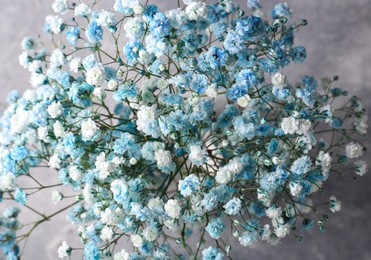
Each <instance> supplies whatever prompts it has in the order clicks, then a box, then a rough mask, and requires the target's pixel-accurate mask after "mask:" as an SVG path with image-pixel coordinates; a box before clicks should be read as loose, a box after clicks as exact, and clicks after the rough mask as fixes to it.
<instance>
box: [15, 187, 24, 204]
mask: <svg viewBox="0 0 371 260" xmlns="http://www.w3.org/2000/svg"><path fill="white" fill-rule="evenodd" d="M14 199H15V201H16V202H18V203H19V204H22V205H24V204H26V201H27V194H26V192H25V191H24V190H23V189H21V188H16V190H15V192H14Z"/></svg>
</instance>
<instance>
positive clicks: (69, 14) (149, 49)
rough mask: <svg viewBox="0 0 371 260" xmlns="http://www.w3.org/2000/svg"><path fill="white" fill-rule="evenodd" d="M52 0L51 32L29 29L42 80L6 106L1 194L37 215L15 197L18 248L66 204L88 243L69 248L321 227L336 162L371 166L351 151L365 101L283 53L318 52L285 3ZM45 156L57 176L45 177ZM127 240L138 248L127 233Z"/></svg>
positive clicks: (248, 236)
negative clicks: (41, 204) (299, 37)
mask: <svg viewBox="0 0 371 260" xmlns="http://www.w3.org/2000/svg"><path fill="white" fill-rule="evenodd" d="M51 5H52V8H53V10H54V12H55V13H57V15H55V16H53V15H50V16H47V17H46V19H45V24H44V28H43V29H44V33H45V36H41V35H40V37H37V38H34V39H32V38H29V37H27V38H25V39H23V41H22V45H21V47H22V53H21V55H20V56H19V63H20V65H21V66H22V67H24V68H25V69H26V70H27V71H28V72H29V73H30V78H29V82H30V87H29V88H28V89H26V90H25V91H24V93H23V94H21V93H19V92H17V91H11V92H10V93H9V94H8V96H7V98H6V102H7V104H8V107H6V108H4V111H3V113H2V116H1V118H0V202H1V201H2V200H3V199H4V200H6V201H8V200H9V199H10V200H13V201H16V202H17V205H18V206H19V207H27V208H28V209H30V210H31V211H29V212H33V213H35V214H36V215H38V217H40V216H41V218H37V219H35V221H36V222H32V221H31V223H29V224H28V225H24V224H23V223H21V220H22V218H20V219H18V215H19V213H20V210H19V209H17V208H10V209H6V210H4V212H3V214H2V215H1V216H0V224H1V226H2V227H1V229H0V240H1V242H0V247H1V248H2V249H3V251H4V253H5V255H6V257H7V258H8V259H18V258H19V257H20V252H22V250H23V248H20V247H21V246H22V244H19V243H18V242H19V238H22V237H25V236H26V237H28V236H29V235H30V234H31V233H32V232H33V230H34V228H32V227H35V226H39V225H41V224H42V223H43V222H45V221H47V220H48V221H49V220H52V219H53V217H54V216H55V215H58V214H63V213H64V212H66V211H67V213H66V215H67V219H68V221H70V222H71V223H73V224H74V225H77V235H78V236H79V238H80V241H81V244H82V245H80V246H79V245H77V247H76V249H75V248H72V247H70V246H68V244H67V242H63V243H62V245H61V246H60V247H59V249H58V256H59V257H61V258H64V259H66V258H70V257H71V258H74V257H75V256H74V255H73V254H74V251H75V250H79V251H80V253H79V254H82V255H81V257H82V258H84V259H87V260H98V259H106V258H107V259H108V258H109V259H114V260H128V259H165V260H167V259H175V258H182V259H188V258H190V257H192V258H194V259H200V258H202V259H206V260H211V259H223V258H224V255H228V256H231V255H232V254H231V250H234V249H235V247H233V248H232V246H231V245H233V243H234V242H236V241H238V242H239V243H240V244H241V245H242V246H250V245H253V244H254V243H257V242H259V241H266V242H268V243H270V244H272V245H274V244H278V243H279V242H280V241H281V240H282V239H283V238H284V237H286V236H287V235H289V234H290V233H291V231H295V236H296V237H297V238H298V239H299V238H300V237H299V235H298V234H297V233H298V232H300V231H305V230H310V229H311V228H313V227H314V225H315V223H318V226H319V229H320V230H321V231H323V230H324V225H323V223H324V221H325V220H326V219H327V217H326V216H327V211H332V212H337V211H339V210H340V209H341V203H340V202H339V201H338V200H337V199H336V198H335V197H334V196H331V198H330V201H329V202H328V204H327V203H323V201H321V198H322V197H321V196H318V195H322V196H323V195H324V194H325V192H323V191H325V190H324V189H323V187H324V185H325V182H326V180H327V179H328V178H329V176H330V174H332V173H333V172H339V173H342V174H343V173H344V174H345V173H347V172H348V171H353V173H355V174H356V177H354V178H355V179H356V178H358V177H360V176H362V175H364V174H365V173H366V171H367V164H366V162H364V161H362V160H355V161H352V160H351V159H355V158H358V157H360V156H362V155H363V152H364V151H366V147H364V146H363V144H362V143H361V141H360V139H359V136H361V137H367V128H368V125H367V118H368V117H367V113H366V110H365V108H364V107H363V105H362V103H361V101H360V100H359V99H358V98H357V97H355V96H351V97H350V98H348V100H344V99H345V98H346V96H347V95H348V91H346V90H343V89H341V88H340V87H339V85H340V84H339V83H338V82H336V81H337V77H334V78H325V79H322V80H317V79H315V78H314V77H313V76H310V75H303V76H302V77H301V78H300V80H299V82H296V83H295V82H294V83H293V82H291V81H290V75H289V73H287V72H290V71H291V69H286V67H287V66H288V65H289V64H293V63H294V64H295V63H299V62H303V61H304V60H305V59H306V56H307V51H306V49H305V47H304V46H301V45H296V42H297V41H296V39H295V36H296V33H297V32H298V31H299V28H301V27H303V26H305V25H306V20H301V21H297V22H291V20H290V19H291V17H292V10H291V8H290V6H289V5H288V4H279V3H278V4H276V5H275V6H274V8H273V10H272V11H271V17H269V15H268V16H267V15H266V14H265V13H264V12H263V11H264V10H263V9H262V5H261V3H260V1H259V0H249V1H247V5H246V3H245V6H238V5H237V3H236V2H235V1H233V0H223V1H219V2H218V1H215V2H214V3H209V1H197V0H183V1H179V3H178V5H179V6H177V7H176V8H174V9H171V8H170V9H168V10H161V8H159V7H158V6H157V5H155V4H153V3H149V2H148V1H142V0H115V1H112V3H111V6H105V9H101V8H100V6H101V5H100V4H98V3H97V2H96V1H95V2H94V1H87V0H86V1H78V3H72V2H70V1H67V0H53V3H52V4H51ZM245 7H247V8H249V10H245V9H246V8H245ZM295 19H296V18H295ZM44 37H47V38H50V39H51V41H52V44H48V42H47V41H45V40H44ZM49 46H52V47H51V48H49ZM283 71H285V74H283ZM343 100H344V102H343ZM344 140H346V143H344ZM356 140H357V141H356ZM339 148H340V149H339ZM341 149H343V150H341ZM339 151H340V152H339ZM341 151H343V153H341ZM45 167H47V168H50V169H52V170H53V171H54V172H56V174H57V175H58V177H57V179H58V181H57V183H55V184H54V183H53V184H51V185H48V184H46V183H45V181H44V180H43V179H42V176H41V175H42V174H43V172H44V171H39V168H43V169H44V168H45ZM20 178H22V179H21V180H19V179H20ZM28 180H29V181H31V183H32V184H30V185H25V183H27V181H28ZM60 185H63V194H62V193H61V192H59V191H57V190H54V191H53V192H52V193H51V195H52V201H53V202H54V203H56V205H55V207H57V208H58V209H57V210H55V211H54V210H53V212H55V213H51V214H50V215H47V214H45V215H44V214H41V213H38V212H39V209H33V205H32V204H33V203H34V201H35V200H34V199H32V198H31V197H32V196H33V194H35V193H37V194H38V193H39V192H40V193H41V191H43V190H45V189H46V188H52V187H53V188H56V187H59V186H60ZM69 191H70V192H69ZM64 194H66V195H64ZM67 194H68V195H67ZM49 195H50V194H49ZM61 200H63V203H58V202H59V201H61ZM326 200H327V198H326ZM25 204H26V205H25ZM326 205H328V206H329V208H326V207H324V206H326ZM45 212H48V211H47V210H45ZM313 212H315V213H316V214H313ZM30 219H31V218H30ZM26 226H27V227H30V229H26V228H25V227H26ZM227 227H230V228H227ZM196 229H199V230H196ZM195 231H197V232H195ZM206 233H207V234H206ZM199 234H204V235H200V236H199V237H197V236H198V235H199ZM208 236H210V238H211V240H215V242H216V245H217V247H212V246H210V241H209V240H210V238H208V239H207V238H206V237H208ZM222 236H226V237H231V241H228V242H229V243H230V244H225V243H224V242H223V240H221V237H222ZM124 239H129V241H131V243H132V247H130V246H129V247H126V248H127V249H125V250H124V249H122V248H117V246H119V245H122V242H123V241H124ZM195 239H196V240H195ZM189 241H195V243H188V242H189ZM221 245H222V246H223V247H221ZM80 249H82V250H80ZM76 257H77V256H76Z"/></svg>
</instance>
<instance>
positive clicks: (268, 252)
mask: <svg viewBox="0 0 371 260" xmlns="http://www.w3.org/2000/svg"><path fill="white" fill-rule="evenodd" d="M103 2H104V4H111V3H113V1H112V0H103ZM170 2H171V3H172V4H173V3H174V2H175V0H158V1H157V3H160V5H161V6H163V10H164V8H165V7H166V6H167V8H168V4H169V3H170ZM237 2H240V4H241V5H242V6H245V5H246V1H245V0H242V1H237ZM277 2H278V1H274V0H262V3H263V5H264V7H265V8H266V9H270V8H272V7H273V6H274V3H277ZM287 2H288V3H289V4H290V6H291V7H292V9H293V10H294V12H295V15H294V20H296V21H299V20H300V19H301V18H306V19H307V20H308V22H309V24H308V26H307V27H306V28H304V29H303V30H302V31H301V32H300V33H299V34H298V35H297V43H300V44H303V45H305V46H306V47H307V52H308V59H307V61H306V62H305V63H303V64H300V65H297V66H295V67H294V68H293V67H291V68H290V69H289V70H288V71H289V78H290V79H297V78H298V77H299V76H300V75H302V74H309V75H315V76H316V77H318V78H320V77H323V76H333V75H340V82H339V85H340V86H343V87H346V88H347V89H348V90H349V91H350V93H351V94H354V95H358V96H361V97H362V99H363V101H364V105H365V107H366V108H367V109H368V111H370V110H371V68H370V67H371V0H352V1H347V0H310V1H308V0H290V1H287ZM0 3H1V9H0V25H1V26H0V87H1V90H0V102H1V103H4V100H5V97H6V93H7V92H8V91H10V90H12V89H18V90H20V91H23V90H25V89H26V88H29V87H30V84H29V83H28V77H29V74H28V72H27V71H25V70H24V69H23V68H21V67H20V66H19V65H18V55H19V53H20V52H21V48H20V41H21V40H22V38H23V37H25V36H36V35H37V34H38V33H41V32H42V25H43V22H44V17H45V16H46V15H48V14H51V13H52V9H51V3H52V1H51V0H11V1H9V0H0ZM1 111H3V108H1ZM369 121H371V120H370V119H369ZM368 137H370V134H369V136H368ZM367 144H368V147H371V146H370V138H368V141H367ZM369 158H370V153H367V154H366V156H365V160H366V161H368V162H369V161H370V160H369ZM370 166H371V165H370V164H369V167H370ZM44 176H45V177H44V178H45V182H50V183H54V179H55V176H56V175H55V173H50V174H49V175H44ZM325 188H326V194H325V195H328V196H329V195H331V194H336V195H337V197H338V198H339V199H340V200H341V201H342V202H343V210H342V211H341V212H340V213H338V214H331V215H330V217H331V221H330V222H329V223H328V224H327V231H326V232H325V233H323V234H320V233H319V232H318V231H317V230H315V231H312V232H309V233H304V234H303V237H304V240H303V242H301V243H299V242H296V241H295V240H294V239H292V238H288V239H285V240H284V242H283V243H282V244H280V245H278V246H275V247H271V246H267V245H265V244H258V245H256V246H254V247H252V248H241V247H238V250H236V251H235V253H234V259H251V260H254V259H260V260H265V259H269V260H271V259H277V260H281V259H286V260H290V259H292V260H294V259H302V260H307V259H308V260H311V259H338V260H346V259H359V260H362V259H364V260H368V259H371V221H370V214H371V203H370V198H371V173H369V174H367V175H366V176H364V177H363V178H360V179H359V180H357V181H355V182H353V181H351V178H347V177H340V176H332V177H331V178H330V181H329V182H328V183H327V184H326V185H325ZM36 203H38V208H39V209H42V208H43V207H48V208H50V207H52V210H51V211H53V210H54V209H57V207H55V206H53V205H52V203H51V202H50V192H49V193H47V194H46V195H42V196H39V197H38V198H37V199H36ZM3 207H4V206H3V205H1V204H0V209H2V208H3ZM26 212H27V211H25V212H24V213H26ZM26 218H28V216H26ZM64 218H65V217H64V215H63V214H62V215H61V217H60V218H58V219H57V220H56V221H55V222H52V223H47V225H44V226H40V227H39V228H38V229H37V230H36V232H35V233H34V234H33V236H32V237H31V240H30V241H29V244H28V248H27V249H26V251H25V254H24V259H40V260H43V259H56V249H57V246H58V244H59V243H60V242H61V241H62V240H63V239H66V240H68V241H72V242H73V240H74V239H73V237H74V232H73V227H72V226H71V224H69V223H68V222H67V221H65V219H64ZM0 259H2V258H1V255H0Z"/></svg>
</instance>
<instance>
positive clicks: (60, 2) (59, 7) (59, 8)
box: [52, 0, 68, 13]
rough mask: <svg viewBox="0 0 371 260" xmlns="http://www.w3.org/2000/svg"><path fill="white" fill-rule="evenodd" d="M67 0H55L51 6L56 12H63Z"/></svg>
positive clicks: (65, 8)
mask: <svg viewBox="0 0 371 260" xmlns="http://www.w3.org/2000/svg"><path fill="white" fill-rule="evenodd" d="M67 7H68V5H67V1H66V0H55V1H54V3H53V4H52V8H53V10H54V12H56V13H64V12H65V11H66V10H67Z"/></svg>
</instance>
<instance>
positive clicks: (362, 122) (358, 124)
mask: <svg viewBox="0 0 371 260" xmlns="http://www.w3.org/2000/svg"><path fill="white" fill-rule="evenodd" d="M367 120H368V118H367V114H365V115H362V116H361V117H356V118H355V119H354V126H355V128H356V131H357V132H358V133H360V134H361V135H365V134H367V128H368V124H367Z"/></svg>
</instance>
